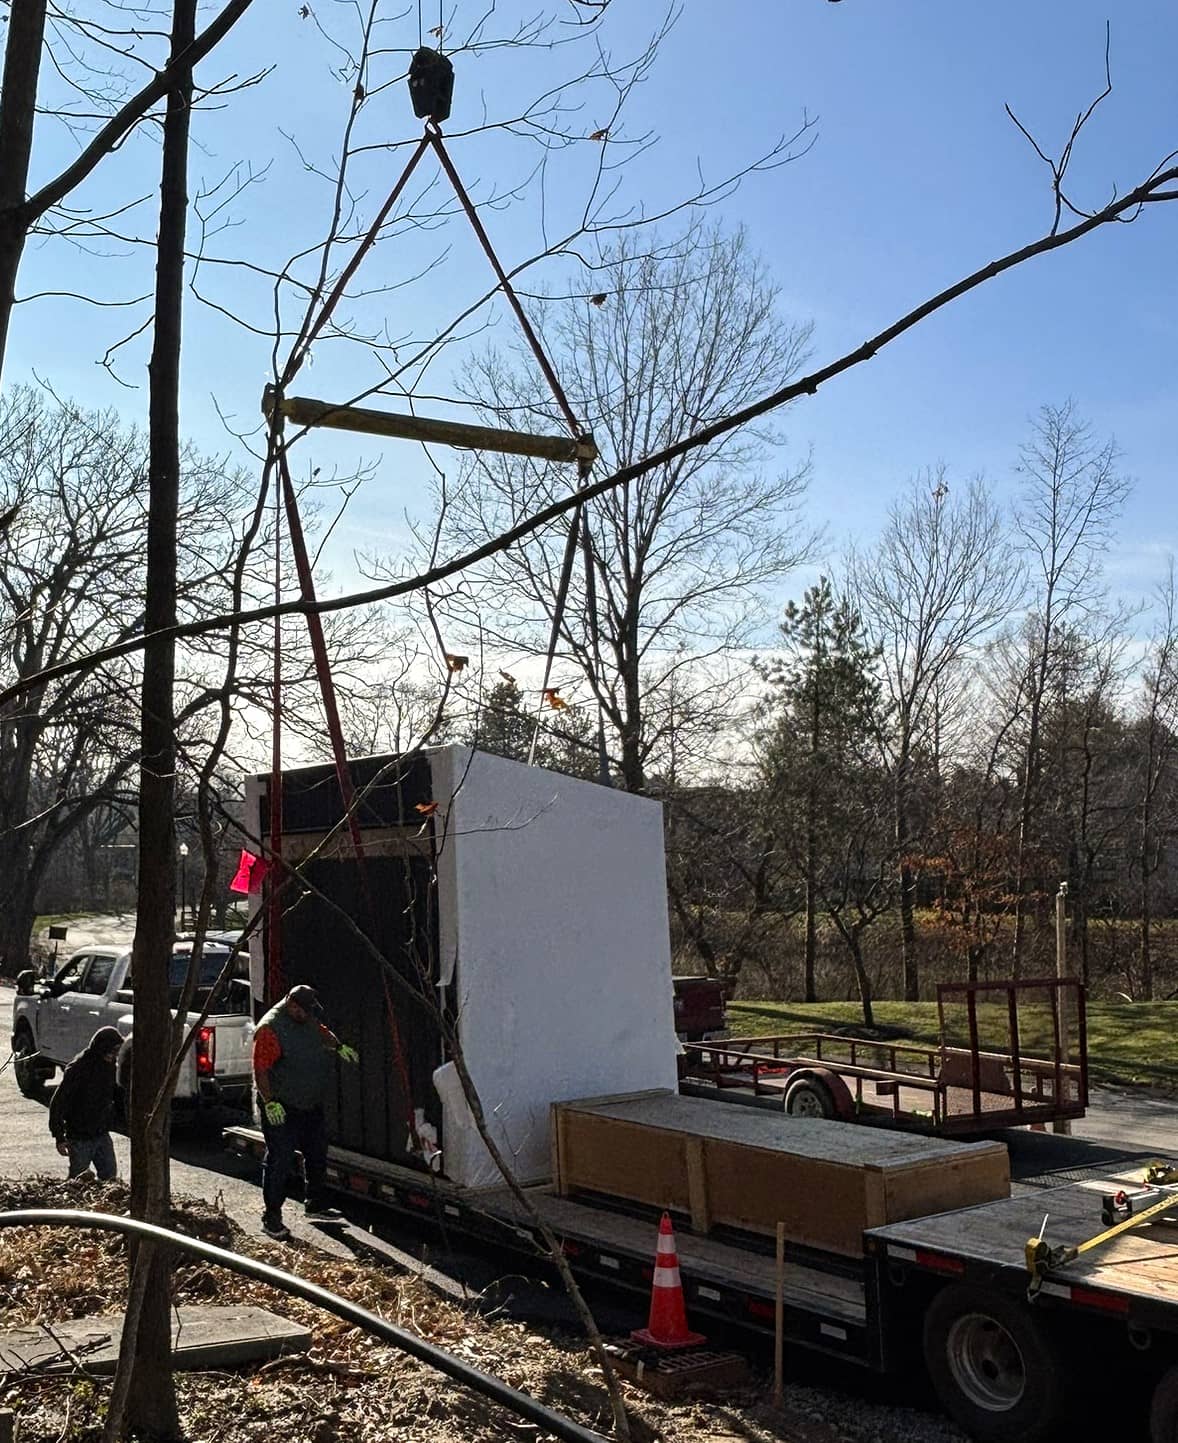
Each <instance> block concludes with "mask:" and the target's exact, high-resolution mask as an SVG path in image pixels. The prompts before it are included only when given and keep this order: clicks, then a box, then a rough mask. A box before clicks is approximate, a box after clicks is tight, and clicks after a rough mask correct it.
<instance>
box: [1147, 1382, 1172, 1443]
mask: <svg viewBox="0 0 1178 1443" xmlns="http://www.w3.org/2000/svg"><path fill="white" fill-rule="evenodd" d="M1149 1443H1178V1365H1175V1366H1174V1367H1171V1368H1167V1369H1166V1371H1165V1372H1164V1373H1163V1374H1162V1376H1161V1378H1160V1379H1159V1380H1158V1385H1157V1387H1156V1388H1155V1389H1154V1390H1153V1402H1152V1403H1151V1404H1150V1407H1149Z"/></svg>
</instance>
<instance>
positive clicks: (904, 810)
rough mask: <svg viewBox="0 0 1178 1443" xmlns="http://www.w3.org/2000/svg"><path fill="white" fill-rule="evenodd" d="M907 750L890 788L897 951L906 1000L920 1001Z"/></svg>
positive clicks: (898, 762) (901, 757)
mask: <svg viewBox="0 0 1178 1443" xmlns="http://www.w3.org/2000/svg"><path fill="white" fill-rule="evenodd" d="M908 766H909V761H908V754H907V750H906V749H905V750H904V751H902V752H901V754H900V757H899V759H898V760H897V763H896V779H895V785H894V789H893V798H894V807H895V833H896V847H897V849H898V851H899V854H900V869H899V870H900V955H901V968H902V970H903V982H904V1000H905V1002H919V1001H920V965H919V963H918V962H917V960H916V904H915V892H916V882H915V879H914V878H913V875H912V868H911V867H910V866H909V864H908V857H907V848H908V842H909V841H910V840H911V829H910V827H909V825H908Z"/></svg>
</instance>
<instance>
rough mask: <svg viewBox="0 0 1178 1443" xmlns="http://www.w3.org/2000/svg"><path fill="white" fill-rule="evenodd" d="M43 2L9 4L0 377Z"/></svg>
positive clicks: (21, 226)
mask: <svg viewBox="0 0 1178 1443" xmlns="http://www.w3.org/2000/svg"><path fill="white" fill-rule="evenodd" d="M45 9H46V6H45V0H12V3H11V5H10V6H9V11H8V35H7V39H6V43H5V50H4V84H3V90H0V372H2V371H3V369H4V353H5V351H6V350H7V348H8V326H9V323H10V321H11V320H12V308H13V306H14V304H15V302H16V274H17V271H18V270H19V269H20V262H21V256H22V255H23V254H24V249H25V238H26V236H27V235H28V217H27V216H26V215H25V199H26V195H25V190H26V187H27V185H28V180H29V158H30V156H31V155H32V151H33V123H34V120H35V118H36V114H37V81H38V79H39V77H40V74H41V45H42V42H43V40H44V37H45Z"/></svg>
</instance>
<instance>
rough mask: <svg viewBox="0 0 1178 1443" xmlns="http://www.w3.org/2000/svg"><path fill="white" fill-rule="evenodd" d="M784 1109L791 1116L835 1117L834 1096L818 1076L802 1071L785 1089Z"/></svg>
mask: <svg viewBox="0 0 1178 1443" xmlns="http://www.w3.org/2000/svg"><path fill="white" fill-rule="evenodd" d="M784 1106H785V1110H786V1112H788V1113H789V1115H790V1116H791V1117H835V1116H837V1109H836V1108H835V1105H834V1096H833V1094H832V1093H831V1090H830V1088H829V1087H827V1085H826V1083H825V1082H823V1080H822V1079H821V1078H820V1077H815V1076H814V1074H813V1073H803V1074H802V1075H801V1076H800V1077H797V1078H795V1079H794V1081H793V1082H791V1083H790V1084H789V1086H788V1087H787V1088H786V1089H785V1102H784Z"/></svg>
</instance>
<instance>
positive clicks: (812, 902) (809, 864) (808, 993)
mask: <svg viewBox="0 0 1178 1443" xmlns="http://www.w3.org/2000/svg"><path fill="white" fill-rule="evenodd" d="M821 632H822V627H821V623H818V624H817V625H816V627H815V635H816V641H817V646H816V652H817V655H818V657H819V658H820V657H821V646H822V637H821ZM820 670H821V668H820V665H819V666H816V667H815V669H814V679H813V686H812V691H813V696H812V698H811V711H810V756H809V764H810V779H809V784H808V786H807V789H806V879H805V880H806V942H805V951H804V954H803V957H802V1000H803V1001H805V1002H817V1001H818V989H817V986H816V982H815V973H816V971H817V956H818V888H817V885H816V874H817V870H818V825H817V811H818V798H817V788H816V787H815V785H814V768H815V767H816V766H817V765H818V750H819V746H820V744H821V739H822V735H821V719H822V702H821V698H820V695H819V692H820V690H821V686H820V681H819V677H820Z"/></svg>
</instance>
